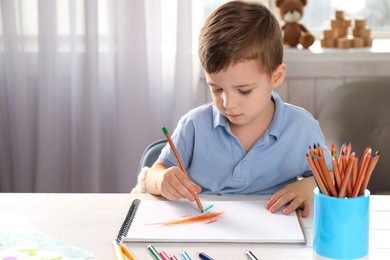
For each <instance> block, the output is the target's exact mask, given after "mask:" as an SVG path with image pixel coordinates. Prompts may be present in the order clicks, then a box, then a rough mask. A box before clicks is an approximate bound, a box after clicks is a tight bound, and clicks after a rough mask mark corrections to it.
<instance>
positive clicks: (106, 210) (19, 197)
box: [0, 193, 390, 260]
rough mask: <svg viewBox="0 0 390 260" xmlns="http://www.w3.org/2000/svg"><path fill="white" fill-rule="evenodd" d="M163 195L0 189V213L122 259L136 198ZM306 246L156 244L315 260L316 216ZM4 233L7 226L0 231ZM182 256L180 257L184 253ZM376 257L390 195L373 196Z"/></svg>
mask: <svg viewBox="0 0 390 260" xmlns="http://www.w3.org/2000/svg"><path fill="white" fill-rule="evenodd" d="M135 198H139V199H141V200H146V199H159V198H158V197H155V196H152V195H149V194H136V195H135V194H74V193H70V194H68V193H56V194H52V193H48V194H42V193H0V216H5V217H15V218H19V219H21V220H22V221H24V222H26V223H28V224H30V225H32V226H34V227H35V228H37V229H38V230H40V231H41V232H43V233H45V234H47V235H49V236H52V237H54V238H56V239H59V240H63V241H65V242H67V243H70V244H72V245H75V246H77V247H80V248H83V249H85V250H89V251H91V252H93V254H94V259H99V260H110V259H116V256H115V253H114V249H113V246H112V241H113V240H114V238H115V237H116V236H117V234H118V231H119V228H120V226H121V224H122V222H123V219H124V217H125V216H126V214H127V211H128V208H129V206H130V204H131V202H132V201H133V199H135ZM200 198H201V200H219V199H221V200H223V199H229V200H230V199H236V198H237V199H242V198H248V199H250V198H251V199H253V196H244V197H243V196H240V197H237V196H228V197H221V196H204V195H202V196H201V197H200ZM302 220H303V226H304V231H305V234H306V238H307V240H308V242H307V244H306V245H299V244H203V243H198V244H188V243H185V244H184V243H175V244H153V245H154V246H155V247H156V249H158V250H164V251H166V252H168V253H170V254H175V255H176V256H180V252H181V251H183V250H185V251H186V252H188V253H189V254H190V255H192V256H194V257H193V258H192V259H198V257H195V255H196V253H197V252H200V251H204V252H206V253H208V254H209V255H210V256H212V257H213V258H214V259H234V260H240V259H242V260H245V259H248V258H247V257H246V255H245V254H244V251H245V250H246V249H249V250H251V251H252V252H253V253H254V254H255V255H256V256H257V257H258V258H259V259H261V260H264V259H272V260H277V259H289V260H293V259H296V260H304V259H313V248H312V229H313V221H312V217H309V218H306V219H302ZM0 232H1V230H0ZM127 246H128V247H129V248H130V249H131V250H132V251H133V252H134V253H135V255H136V256H137V257H138V258H139V259H141V260H148V259H153V258H152V257H151V256H150V254H149V252H148V250H147V249H146V246H147V244H144V243H128V244H127ZM178 258H179V259H180V257H178ZM369 259H370V260H375V259H378V260H379V259H380V260H382V259H390V196H384V195H383V196H381V195H376V196H375V195H372V196H371V200H370V255H369Z"/></svg>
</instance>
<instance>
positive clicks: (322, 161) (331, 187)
mask: <svg viewBox="0 0 390 260" xmlns="http://www.w3.org/2000/svg"><path fill="white" fill-rule="evenodd" d="M317 158H318V161H319V163H320V167H321V168H322V174H323V176H324V179H325V182H326V183H327V186H328V188H329V192H330V194H331V195H332V196H334V197H336V196H337V191H336V188H335V186H334V184H333V180H332V178H331V177H330V174H329V171H328V168H327V167H326V163H325V159H324V157H323V156H322V155H319V156H318V157H317Z"/></svg>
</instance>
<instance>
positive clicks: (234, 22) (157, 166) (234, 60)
mask: <svg viewBox="0 0 390 260" xmlns="http://www.w3.org/2000/svg"><path fill="white" fill-rule="evenodd" d="M199 56H200V60H201V63H202V66H203V69H204V71H205V75H206V80H207V84H208V85H209V88H210V93H211V97H212V100H213V102H212V103H209V104H205V105H202V106H200V107H197V108H195V109H193V110H191V111H190V112H188V113H187V114H186V115H184V116H183V117H182V118H181V119H180V121H179V123H178V126H177V128H176V129H175V131H174V132H173V134H172V140H173V142H174V143H175V145H176V148H177V150H178V153H179V155H180V157H181V159H182V161H183V164H184V166H185V168H186V169H187V172H188V175H189V176H187V175H186V174H184V173H183V172H182V171H181V170H180V168H179V167H178V166H177V165H178V164H177V160H176V158H175V156H174V153H173V152H172V149H171V148H170V147H169V145H167V146H166V147H165V148H164V149H163V151H162V152H161V154H160V157H159V159H158V160H157V161H156V162H155V163H154V165H153V166H152V167H151V168H150V170H149V172H148V174H147V177H146V187H147V190H148V192H150V193H152V194H156V195H162V196H164V197H166V198H167V199H170V200H176V199H179V198H187V199H189V200H191V201H193V200H194V199H195V195H196V194H198V193H200V192H203V193H208V194H272V196H271V197H270V200H269V201H268V203H267V205H266V207H267V209H269V210H270V211H271V212H276V211H278V210H281V209H283V213H284V214H290V213H291V212H293V211H294V210H295V209H297V208H302V209H303V211H302V215H303V216H304V217H305V216H308V215H309V214H310V211H311V208H312V203H313V189H314V187H315V181H314V178H313V177H312V176H311V175H312V174H311V171H310V168H309V165H308V164H307V161H306V156H305V154H306V152H307V150H308V145H310V144H313V143H315V142H316V143H317V142H319V143H320V144H324V143H325V142H324V137H323V134H322V131H321V129H320V127H319V123H318V121H316V120H315V119H314V118H313V116H312V115H311V114H310V113H308V112H307V111H305V110H304V109H302V108H299V107H296V106H293V105H290V104H287V103H283V102H282V100H281V98H280V97H279V96H278V94H277V93H276V92H274V91H273V89H274V88H277V87H279V86H280V85H281V84H282V83H283V80H284V77H285V74H286V65H285V64H283V45H282V32H281V29H280V26H279V24H278V21H277V20H276V18H275V17H274V15H273V14H272V13H271V12H270V11H269V10H268V9H267V8H266V7H264V6H263V5H261V4H260V3H255V2H245V1H230V2H227V3H226V4H224V5H222V6H221V7H219V8H218V9H217V10H215V11H214V12H213V13H212V14H211V15H210V17H209V18H208V19H207V20H206V22H205V24H204V26H203V28H202V30H201V32H200V37H199ZM322 148H323V149H324V154H326V155H328V154H330V153H329V152H328V148H327V147H325V146H323V147H322ZM326 161H327V162H330V158H329V156H328V158H326ZM298 176H304V177H305V178H303V179H301V180H299V181H297V177H298ZM285 206H286V207H285Z"/></svg>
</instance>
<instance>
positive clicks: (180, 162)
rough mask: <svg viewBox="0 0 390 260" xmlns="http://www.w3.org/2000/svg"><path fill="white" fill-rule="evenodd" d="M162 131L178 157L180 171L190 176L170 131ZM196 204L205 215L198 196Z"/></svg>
mask: <svg viewBox="0 0 390 260" xmlns="http://www.w3.org/2000/svg"><path fill="white" fill-rule="evenodd" d="M162 130H163V132H164V134H165V137H166V138H167V140H168V143H169V145H170V146H171V149H172V151H173V153H174V154H175V157H176V160H177V162H178V164H179V167H180V169H181V170H182V171H183V172H184V173H185V174H187V175H188V173H187V171H186V169H185V168H184V165H183V162H182V161H181V159H180V156H179V153H178V152H177V150H176V147H175V144H174V143H173V142H172V139H171V136H170V135H169V133H168V130H167V129H166V128H165V127H163V128H162ZM195 202H196V205H198V208H199V210H200V211H201V212H202V213H203V206H202V203H201V202H200V200H199V197H198V196H197V195H195Z"/></svg>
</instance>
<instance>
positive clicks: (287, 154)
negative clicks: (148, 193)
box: [159, 92, 331, 194]
mask: <svg viewBox="0 0 390 260" xmlns="http://www.w3.org/2000/svg"><path fill="white" fill-rule="evenodd" d="M272 98H273V100H274V102H275V114H274V118H273V120H272V122H271V124H270V126H269V128H268V129H267V130H266V132H265V133H264V134H263V135H262V136H261V137H260V138H259V139H258V140H257V142H256V143H255V144H254V145H253V147H252V148H251V149H250V150H249V151H248V153H246V152H245V150H244V148H243V147H242V145H241V144H240V142H239V140H238V139H237V138H236V137H235V136H234V134H233V133H232V132H231V130H230V127H229V124H228V120H227V119H226V118H225V117H224V116H222V115H221V114H220V113H219V111H218V110H217V108H216V107H215V106H214V104H213V103H208V104H205V105H202V106H199V107H197V108H194V109H193V110H191V111H190V112H188V113H187V114H186V115H184V116H183V117H182V118H181V119H180V121H179V123H178V126H177V128H176V129H175V131H174V132H173V134H172V140H173V142H174V143H175V145H176V148H177V150H178V153H179V155H180V157H181V159H182V161H183V164H184V167H185V168H186V169H187V172H188V174H189V175H190V178H191V180H192V181H194V182H195V183H197V184H198V185H200V186H201V187H202V192H203V193H212V194H273V193H275V192H276V191H278V190H279V189H281V188H283V187H284V186H285V185H286V184H288V183H292V182H294V181H296V178H297V177H298V176H302V175H303V176H305V177H306V176H311V175H312V172H311V170H310V167H309V165H308V163H307V160H306V152H307V151H308V146H309V145H311V146H313V144H314V143H316V144H317V143H320V145H321V147H322V149H323V150H324V155H325V160H326V162H327V166H328V169H330V168H331V157H330V152H329V149H328V148H327V147H326V146H325V142H324V136H323V134H322V131H321V129H320V126H319V123H318V121H317V120H316V119H314V117H313V116H312V115H311V114H310V113H309V112H308V111H306V110H304V109H303V108H300V107H297V106H294V105H291V104H288V103H284V102H283V101H282V100H281V98H280V97H279V95H278V94H277V93H276V92H273V93H272ZM159 159H160V160H162V161H163V163H164V164H165V165H166V166H168V167H171V166H174V165H178V163H177V161H176V158H175V155H174V154H173V152H172V150H171V149H170V147H169V145H167V146H165V147H164V149H163V150H162V152H161V154H160V157H159Z"/></svg>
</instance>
